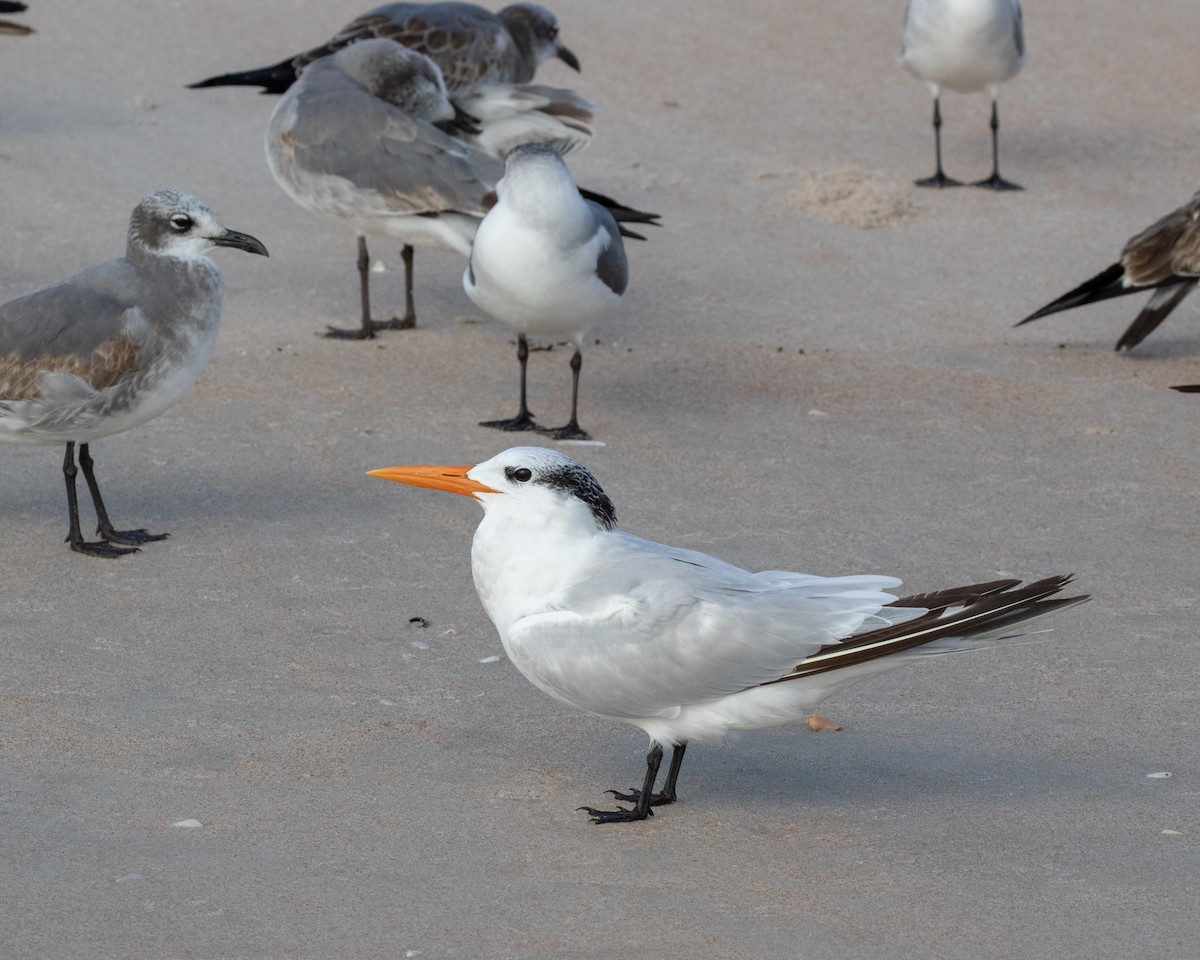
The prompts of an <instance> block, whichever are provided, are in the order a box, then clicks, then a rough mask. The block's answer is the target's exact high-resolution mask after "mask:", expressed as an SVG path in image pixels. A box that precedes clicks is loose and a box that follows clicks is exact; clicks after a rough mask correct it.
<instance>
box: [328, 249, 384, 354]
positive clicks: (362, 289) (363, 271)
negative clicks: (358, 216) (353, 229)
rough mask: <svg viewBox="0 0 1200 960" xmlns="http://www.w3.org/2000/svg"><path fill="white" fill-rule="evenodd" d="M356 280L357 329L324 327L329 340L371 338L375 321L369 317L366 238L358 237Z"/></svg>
mask: <svg viewBox="0 0 1200 960" xmlns="http://www.w3.org/2000/svg"><path fill="white" fill-rule="evenodd" d="M358 282H359V298H360V301H361V303H362V321H361V324H360V326H359V328H358V329H357V330H346V329H344V328H343V327H326V328H325V336H326V337H328V338H329V339H331V340H373V339H374V338H375V323H374V321H373V320H372V319H371V258H370V256H369V255H368V253H367V238H366V237H364V236H362V235H361V234H360V235H359V238H358Z"/></svg>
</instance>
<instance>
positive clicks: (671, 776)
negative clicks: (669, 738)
mask: <svg viewBox="0 0 1200 960" xmlns="http://www.w3.org/2000/svg"><path fill="white" fill-rule="evenodd" d="M686 749H687V741H686V740H684V741H682V742H681V743H677V744H676V745H675V747H674V749H673V750H672V751H671V766H670V769H668V770H667V780H666V782H665V783H664V784H663V788H662V790H661V791H660V792H659V793H654V794H651V796H650V806H652V807H665V806H666V805H667V804H668V803H674V802H675V801H676V800H678V799H679V797H678V796H677V795H676V794H675V783H676V781H677V780H678V779H679V768H680V767H682V766H683V752H684V751H685V750H686ZM606 792H607V793H611V794H612V795H613V796H614V797H615V798H616V799H618V800H624V801H625V802H626V803H637V801H639V800H640V799H641V798H642V791H641V790H638V789H636V788H634V789H631V790H630V791H629V792H628V793H618V792H617V791H616V790H608V791H606Z"/></svg>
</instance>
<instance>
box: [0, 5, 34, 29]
mask: <svg viewBox="0 0 1200 960" xmlns="http://www.w3.org/2000/svg"><path fill="white" fill-rule="evenodd" d="M26 9H27V8H26V6H25V4H23V3H17V2H15V0H0V13H24V12H25V10H26ZM0 33H6V34H9V35H11V36H14V37H24V36H28V35H29V34H31V33H33V27H27V26H25V24H23V23H14V22H13V21H12V20H0Z"/></svg>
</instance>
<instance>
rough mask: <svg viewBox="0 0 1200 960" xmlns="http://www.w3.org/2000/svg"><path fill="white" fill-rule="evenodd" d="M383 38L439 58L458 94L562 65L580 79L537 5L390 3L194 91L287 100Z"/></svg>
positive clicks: (547, 14) (517, 80)
mask: <svg viewBox="0 0 1200 960" xmlns="http://www.w3.org/2000/svg"><path fill="white" fill-rule="evenodd" d="M373 37H382V38H384V39H386V40H394V41H395V42H396V43H400V44H403V45H404V46H406V47H411V48H412V49H414V50H418V51H420V52H421V53H423V54H425V55H426V56H428V57H430V58H432V59H433V61H434V62H435V63H437V65H438V69H439V70H441V72H442V76H443V77H445V79H446V86H447V88H448V89H449V90H450V92H451V93H456V94H457V93H463V92H466V91H468V90H472V89H474V88H475V87H478V86H480V85H481V84H486V83H528V82H529V81H530V80H532V79H533V75H534V73H536V72H537V68H538V67H539V66H541V64H543V63H544V62H546V61H547V60H550V59H552V58H558V59H559V60H561V61H562V62H563V63H565V64H566V65H567V66H568V67H570V68H571V69H572V70H575V71H576V72H578V71H579V60H578V58H577V57H576V56H575V54H573V53H572V52H571V51H570V50H569V49H568V48H567V47H566V46H565V45H564V44H563V43H562V42H561V41H560V40H559V39H558V21H557V20H556V19H555V17H554V14H552V13H551V12H550V11H549V10H547V9H546V8H545V7H543V6H540V5H538V4H536V3H514V4H512V5H511V6H507V7H505V8H504V9H502V10H499V11H497V12H496V13H492V12H490V11H488V10H485V9H484V8H483V7H479V6H476V5H475V4H473V3H385V4H384V5H383V6H381V7H376V8H374V9H373V10H369V11H368V12H366V13H364V14H362V15H360V16H358V17H355V18H354V19H353V20H351V21H350V22H349V23H348V24H346V26H345V27H343V28H342V29H341V30H339V31H338V32H337V33H336V34H335V35H334V36H333V37H331V38H330V39H329V40H327V41H326V42H325V43H323V44H321V45H320V46H318V47H313V48H312V49H311V50H306V51H305V52H303V53H299V54H296V55H295V56H293V57H288V58H287V59H286V60H283V61H281V62H280V63H277V64H274V65H273V66H270V67H260V68H258V69H255V70H245V71H242V72H240V73H226V74H222V75H221V76H219V77H209V78H208V79H207V80H201V81H200V82H199V83H192V84H189V87H191V88H192V89H199V88H201V87H224V86H253V87H262V88H263V90H262V92H263V93H283V92H284V91H285V90H287V88H288V87H290V86H291V85H292V84H293V83H295V82H296V75H297V73H298V72H299V71H300V70H301V69H303V68H304V66H305V65H307V64H309V63H312V62H313V61H314V60H319V59H320V58H321V57H325V56H328V55H329V54H331V53H334V52H336V51H338V50H340V49H341V48H342V47H346V46H349V45H350V44H352V43H357V42H358V41H360V40H369V39H371V38H373Z"/></svg>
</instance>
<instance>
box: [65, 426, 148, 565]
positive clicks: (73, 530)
mask: <svg viewBox="0 0 1200 960" xmlns="http://www.w3.org/2000/svg"><path fill="white" fill-rule="evenodd" d="M84 446H85V447H86V444H85V445H84ZM77 473H78V471H77V470H76V468H75V444H74V442H72V441H68V442H67V455H66V456H65V457H64V458H63V477H64V479H65V480H66V481H67V511H68V514H69V516H70V529H69V530H68V532H67V543H69V544H70V545H71V549H72V550H74V551H75V552H76V553H82V554H86V555H87V556H89V557H105V558H112V557H121V556H124V555H125V554H127V553H137V547H115V546H113V545H112V544H111V543H105V542H104V541H103V540H101V541H98V542H96V543H89V542H87V541H86V540H84V539H83V534H82V533H81V532H80V530H79V501H78V499H76V496H75V477H76V475H77ZM86 473H87V471H85V475H86Z"/></svg>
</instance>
